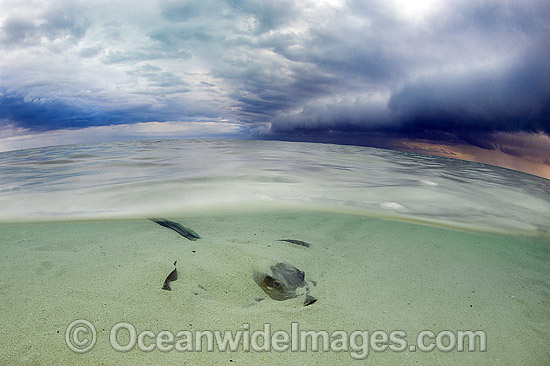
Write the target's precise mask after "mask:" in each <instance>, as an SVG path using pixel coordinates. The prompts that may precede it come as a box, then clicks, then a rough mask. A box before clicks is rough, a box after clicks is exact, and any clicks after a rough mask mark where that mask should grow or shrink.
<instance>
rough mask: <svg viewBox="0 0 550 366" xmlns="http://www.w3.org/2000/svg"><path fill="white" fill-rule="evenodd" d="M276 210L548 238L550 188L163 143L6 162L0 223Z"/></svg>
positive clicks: (405, 156) (322, 151)
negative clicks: (287, 208) (221, 209)
mask: <svg viewBox="0 0 550 366" xmlns="http://www.w3.org/2000/svg"><path fill="white" fill-rule="evenodd" d="M235 205H237V206H240V207H243V206H253V207H257V208H262V207H266V208H267V207H272V206H277V205H283V206H296V207H316V208H319V209H321V210H339V211H348V212H353V213H366V214H377V215H383V216H385V217H395V218H407V219H413V220H419V221H425V222H432V223H443V224H447V225H451V226H462V227H471V228H477V229H482V230H497V231H509V232H523V233H529V234H536V235H548V234H549V232H550V182H549V181H548V180H546V179H544V178H539V177H536V176H532V175H528V174H525V173H521V172H517V171H512V170H508V169H503V168H499V167H495V166H489V165H484V164H478V163H471V162H465V161H460V160H453V159H447V158H442V157H437V156H428V155H419V154H413V153H404V152H397V151H391V150H382V149H375V148H369V147H357V146H340V145H330V144H311V143H290V142H274V141H202V140H160V141H135V142H116V143H106V144H93V145H68V146H55V147H45V148H38V149H29V150H19V151H11V152H4V153H0V207H2V210H1V211H0V222H17V221H43V220H47V221H50V220H60V219H73V220H74V219H94V218H135V217H146V216H148V215H158V214H166V213H173V214H192V213H195V212H197V211H204V210H208V209H218V208H219V207H228V208H231V207H235Z"/></svg>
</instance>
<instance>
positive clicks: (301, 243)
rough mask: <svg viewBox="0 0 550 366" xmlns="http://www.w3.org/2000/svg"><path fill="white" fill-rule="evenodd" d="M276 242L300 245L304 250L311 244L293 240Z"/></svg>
mask: <svg viewBox="0 0 550 366" xmlns="http://www.w3.org/2000/svg"><path fill="white" fill-rule="evenodd" d="M277 241H286V242H287V243H291V244H296V245H301V246H303V247H306V248H309V247H310V246H311V244H309V243H306V242H305V241H301V240H295V239H278V240H277Z"/></svg>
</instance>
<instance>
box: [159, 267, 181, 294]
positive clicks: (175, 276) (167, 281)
mask: <svg viewBox="0 0 550 366" xmlns="http://www.w3.org/2000/svg"><path fill="white" fill-rule="evenodd" d="M176 263H178V261H175V262H174V270H173V271H172V272H170V274H169V275H168V276H167V277H166V279H165V280H164V283H163V285H162V289H163V290H166V291H172V287H170V282H173V281H175V280H177V279H178V269H177V268H176Z"/></svg>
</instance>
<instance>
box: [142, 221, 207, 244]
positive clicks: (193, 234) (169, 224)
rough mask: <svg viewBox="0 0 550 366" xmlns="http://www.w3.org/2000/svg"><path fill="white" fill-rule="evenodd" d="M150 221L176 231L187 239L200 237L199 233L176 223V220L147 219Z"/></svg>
mask: <svg viewBox="0 0 550 366" xmlns="http://www.w3.org/2000/svg"><path fill="white" fill-rule="evenodd" d="M149 220H151V221H153V222H154V223H157V224H159V225H160V226H164V227H167V228H168V229H172V230H174V231H175V232H177V233H178V234H180V235H181V236H183V237H185V238H187V239H189V240H193V241H194V240H197V239H200V238H201V237H200V236H199V234H197V233H196V232H194V231H193V230H191V229H189V228H187V227H185V226H183V225H181V224H178V223H177V222H174V221H169V220H165V219H149Z"/></svg>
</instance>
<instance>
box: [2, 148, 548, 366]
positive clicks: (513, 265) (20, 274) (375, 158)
mask: <svg viewBox="0 0 550 366" xmlns="http://www.w3.org/2000/svg"><path fill="white" fill-rule="evenodd" d="M549 182H550V181H548V180H547V179H544V178H540V177H536V176H533V175H529V174H526V173H521V172H517V171H514V170H509V169H504V168H499V167H495V166H490V165H484V164H479V163H473V162H466V161H461V160H453V159H448V158H444V157H437V156H429V155H421V154H414V153H406V152H398V151H391V150H384V149H376V148H370V147H358V146H343V145H332V144H317V143H302V142H278V141H246V140H240V141H237V140H218V141H214V140H149V141H130V142H109V143H99V144H82V145H65V146H54V147H45V148H34V149H27V150H16V151H8V152H2V153H0V208H1V209H0V248H1V253H2V255H1V256H0V265H1V268H2V281H1V282H0V293H1V297H2V302H1V303H0V307H1V311H0V317H1V318H2V320H1V324H2V327H0V337H1V339H2V344H3V346H2V349H1V351H0V364H2V365H29V364H41V365H49V364H51V365H59V364H83V365H84V364H86V365H99V364H128V365H135V364H147V365H156V364H162V365H186V364H189V365H194V364H205V365H207V364H208V365H214V364H232V363H237V364H243V365H261V364H265V365H279V364H280V365H289V364H304V365H305V364H309V365H313V364H316V365H335V364H342V365H344V364H357V363H362V362H372V363H373V364H377V365H396V364H403V365H409V364H421V365H459V364H471V365H493V364H498V365H519V364H523V365H544V364H546V363H547V362H548V359H550V351H549V348H548V343H549V341H550V183H549Z"/></svg>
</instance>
